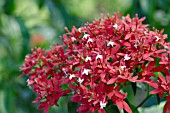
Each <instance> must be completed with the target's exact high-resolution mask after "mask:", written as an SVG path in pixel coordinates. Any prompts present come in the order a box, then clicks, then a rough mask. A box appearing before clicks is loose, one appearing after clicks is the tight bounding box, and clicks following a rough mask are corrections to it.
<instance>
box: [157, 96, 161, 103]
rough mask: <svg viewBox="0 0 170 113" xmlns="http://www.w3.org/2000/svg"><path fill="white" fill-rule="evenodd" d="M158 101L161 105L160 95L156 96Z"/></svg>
mask: <svg viewBox="0 0 170 113" xmlns="http://www.w3.org/2000/svg"><path fill="white" fill-rule="evenodd" d="M156 99H157V102H158V105H159V104H160V102H161V99H160V97H159V95H158V94H157V95H156Z"/></svg>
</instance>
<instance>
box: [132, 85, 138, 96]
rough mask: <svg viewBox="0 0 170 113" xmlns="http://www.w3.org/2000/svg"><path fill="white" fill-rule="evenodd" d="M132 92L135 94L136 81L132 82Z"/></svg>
mask: <svg viewBox="0 0 170 113" xmlns="http://www.w3.org/2000/svg"><path fill="white" fill-rule="evenodd" d="M132 90H133V94H134V95H136V90H137V86H136V83H132Z"/></svg>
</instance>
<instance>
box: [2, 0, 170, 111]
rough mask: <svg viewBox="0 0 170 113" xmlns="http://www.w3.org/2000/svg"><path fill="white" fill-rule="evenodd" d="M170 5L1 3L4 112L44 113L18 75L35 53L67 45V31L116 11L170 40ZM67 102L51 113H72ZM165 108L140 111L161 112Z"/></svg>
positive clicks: (158, 0) (131, 1)
mask: <svg viewBox="0 0 170 113" xmlns="http://www.w3.org/2000/svg"><path fill="white" fill-rule="evenodd" d="M169 5H170V0H0V113H42V111H41V110H38V107H37V106H38V105H35V104H33V103H32V101H33V100H34V99H35V97H36V96H35V95H34V93H33V92H32V91H31V89H29V88H28V87H27V84H26V80H27V77H21V76H19V75H20V74H21V72H20V71H19V67H20V66H21V65H22V64H23V61H24V57H25V55H26V54H29V53H30V48H32V47H35V46H37V47H42V48H44V49H49V46H50V45H53V44H54V43H62V42H61V40H60V39H59V36H60V35H62V34H63V33H65V30H64V27H65V26H67V27H68V28H69V29H71V27H72V26H76V27H80V26H82V25H84V23H85V22H92V21H93V19H94V18H99V17H100V14H101V13H103V14H105V15H106V13H109V14H110V15H112V14H113V13H114V12H115V11H119V12H120V13H121V14H123V15H126V14H128V13H129V14H130V15H131V17H134V16H135V14H136V13H138V15H139V17H143V16H145V17H146V20H145V22H144V23H148V24H150V28H152V27H153V26H154V27H155V28H157V29H159V30H161V29H164V30H165V32H164V33H166V34H168V35H170V7H169ZM167 41H168V42H170V38H168V39H167ZM138 93H141V92H140V91H139V92H138ZM129 98H130V97H129ZM138 99H139V100H140V98H138ZM63 101H64V102H63ZM67 102H69V101H68V98H62V99H61V100H60V101H59V104H60V108H56V107H52V108H51V109H50V113H68V109H67V107H68V106H70V107H72V106H75V105H74V104H67ZM153 102H154V101H153ZM153 104H154V103H150V105H153ZM150 105H146V106H150ZM162 106H163V104H160V106H159V107H158V106H156V107H155V106H151V107H149V108H141V109H140V111H141V112H143V113H144V112H146V113H148V112H152V110H156V111H157V112H159V113H161V112H162ZM147 110H150V111H147ZM69 111H70V110H69ZM70 113H74V112H70Z"/></svg>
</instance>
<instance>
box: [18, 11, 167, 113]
mask: <svg viewBox="0 0 170 113" xmlns="http://www.w3.org/2000/svg"><path fill="white" fill-rule="evenodd" d="M144 19H145V18H141V19H139V18H138V16H137V15H136V17H135V18H130V16H129V15H127V16H125V17H120V16H119V14H118V13H115V14H114V15H113V16H112V17H111V16H109V15H107V17H106V18H104V17H103V16H102V18H100V19H98V20H94V21H93V23H86V24H85V25H84V26H82V27H80V28H78V29H77V28H76V27H73V28H72V30H71V31H69V30H68V29H67V28H65V29H66V31H67V33H66V34H64V35H63V36H61V37H60V38H61V39H62V40H63V42H64V44H62V45H58V44H56V45H54V47H51V49H50V50H43V49H41V48H35V49H32V54H30V55H27V56H26V57H25V63H24V64H23V66H21V68H20V70H21V71H23V74H25V75H28V76H29V79H28V81H27V82H28V86H30V87H32V89H33V91H34V92H35V93H36V94H37V99H36V100H35V101H34V102H35V103H37V102H39V103H40V106H39V108H40V109H44V113H47V112H48V109H49V107H50V106H53V105H56V106H58V104H57V101H58V100H59V98H60V97H62V96H65V95H67V94H72V98H71V101H73V102H78V103H81V104H80V107H79V108H78V109H77V112H79V113H86V112H90V113H92V112H95V111H98V113H106V111H105V110H106V108H107V107H108V106H109V105H110V104H114V105H116V106H117V107H118V109H120V110H121V109H124V110H125V111H126V112H128V113H132V110H133V109H131V108H130V106H129V105H128V102H127V99H126V97H127V95H128V94H127V93H126V92H124V91H123V90H122V88H123V87H124V86H126V84H127V83H138V82H142V83H145V84H148V85H150V86H151V87H153V88H155V89H154V90H152V91H151V92H150V94H151V95H152V94H159V96H160V97H165V98H166V100H167V103H166V104H165V107H164V113H168V111H169V110H170V109H169V106H170V43H167V42H165V39H167V35H164V34H163V30H161V31H159V30H157V29H153V30H149V29H148V28H147V26H148V25H146V24H142V21H144ZM63 85H65V86H67V87H64V88H63Z"/></svg>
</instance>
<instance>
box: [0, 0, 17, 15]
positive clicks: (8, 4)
mask: <svg viewBox="0 0 170 113" xmlns="http://www.w3.org/2000/svg"><path fill="white" fill-rule="evenodd" d="M3 9H4V12H5V13H6V14H8V15H11V14H12V13H13V12H14V10H15V0H5V4H4V6H3Z"/></svg>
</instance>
